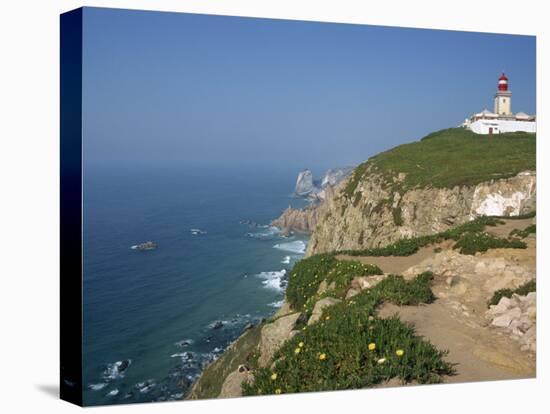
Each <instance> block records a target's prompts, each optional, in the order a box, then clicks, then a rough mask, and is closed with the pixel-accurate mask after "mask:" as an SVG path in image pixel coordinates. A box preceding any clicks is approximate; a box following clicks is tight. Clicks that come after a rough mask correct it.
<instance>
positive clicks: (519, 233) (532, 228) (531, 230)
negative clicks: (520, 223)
mask: <svg viewBox="0 0 550 414" xmlns="http://www.w3.org/2000/svg"><path fill="white" fill-rule="evenodd" d="M536 233H537V226H536V225H535V224H531V225H529V226H527V227H525V228H524V229H523V230H519V229H514V230H512V231H511V232H510V237H514V236H516V237H519V238H520V239H524V238H526V237H527V236H529V235H530V234H536Z"/></svg>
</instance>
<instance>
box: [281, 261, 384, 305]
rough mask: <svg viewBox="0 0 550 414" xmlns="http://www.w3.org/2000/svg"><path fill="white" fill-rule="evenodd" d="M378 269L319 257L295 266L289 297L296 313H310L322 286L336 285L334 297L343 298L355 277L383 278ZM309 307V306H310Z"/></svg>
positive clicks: (292, 272)
mask: <svg viewBox="0 0 550 414" xmlns="http://www.w3.org/2000/svg"><path fill="white" fill-rule="evenodd" d="M382 273H383V272H382V270H381V269H380V268H379V267H378V266H374V265H370V264H363V263H359V262H355V261H350V260H336V258H335V257H334V256H333V255H330V254H319V255H315V256H311V257H308V258H307V259H303V260H300V261H299V262H297V263H296V264H295V265H294V268H293V269H292V271H291V272H290V276H289V279H288V287H287V290H286V297H287V300H288V302H289V303H290V305H291V306H292V307H293V308H294V309H300V310H302V309H304V308H307V309H306V310H311V309H309V308H310V307H311V306H312V305H313V304H314V302H315V301H314V299H316V298H317V291H318V290H319V285H320V284H321V282H323V281H325V282H326V283H327V285H330V284H331V283H334V284H335V289H334V291H332V292H331V295H332V296H336V297H341V296H343V295H344V294H345V291H346V290H347V287H348V285H349V284H350V282H351V280H352V279H353V277H355V276H369V275H380V274H382ZM308 305H309V306H308Z"/></svg>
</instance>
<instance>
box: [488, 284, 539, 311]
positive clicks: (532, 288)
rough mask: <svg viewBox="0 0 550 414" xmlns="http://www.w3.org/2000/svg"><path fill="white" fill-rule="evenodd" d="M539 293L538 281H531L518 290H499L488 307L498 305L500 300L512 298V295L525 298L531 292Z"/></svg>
mask: <svg viewBox="0 0 550 414" xmlns="http://www.w3.org/2000/svg"><path fill="white" fill-rule="evenodd" d="M536 291H537V281H536V280H535V279H533V280H530V281H529V282H527V283H524V284H523V285H521V286H520V287H518V288H517V289H499V290H497V291H496V292H495V293H494V294H493V297H492V298H491V299H490V300H489V302H487V305H488V306H491V305H498V303H499V302H500V300H501V299H502V298H503V297H507V298H511V297H512V295H513V294H514V293H515V294H517V295H520V296H525V295H527V294H528V293H530V292H536Z"/></svg>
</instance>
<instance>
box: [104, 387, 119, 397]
mask: <svg viewBox="0 0 550 414" xmlns="http://www.w3.org/2000/svg"><path fill="white" fill-rule="evenodd" d="M118 393H119V391H118V388H115V389H114V390H112V391H109V392H108V393H107V397H114V396H116V395H118Z"/></svg>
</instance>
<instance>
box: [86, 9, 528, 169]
mask: <svg viewBox="0 0 550 414" xmlns="http://www.w3.org/2000/svg"><path fill="white" fill-rule="evenodd" d="M83 42H84V47H83V58H84V64H83V104H84V107H83V135H84V153H85V160H86V163H87V164H88V165H95V164H111V163H115V162H116V163H121V164H126V163H128V164H136V165H143V164H153V165H164V164H166V165H173V164H174V165H177V164H185V165H204V166H231V165H242V166H250V167H254V166H261V165H264V166H266V167H269V166H279V167H281V168H286V167H288V168H293V169H298V168H299V169H302V168H306V167H309V168H311V169H313V170H314V171H316V170H320V169H325V168H328V167H343V166H347V165H356V164H358V163H360V162H361V161H363V160H365V159H367V158H368V157H369V156H371V155H373V154H375V153H378V152H380V151H383V150H386V149H389V148H391V147H394V146H396V145H399V144H402V143H405V142H410V141H413V140H417V139H420V138H421V137H423V136H424V135H426V134H428V133H430V132H432V131H435V130H438V129H442V128H448V127H454V126H457V125H459V124H460V123H461V122H462V121H463V120H464V118H465V117H467V116H469V115H471V114H472V113H474V112H478V111H481V110H482V109H484V108H488V109H489V110H492V97H493V94H494V92H495V90H496V85H497V79H498V76H499V75H500V73H501V72H502V71H504V72H506V74H507V76H508V77H509V79H510V89H511V90H512V92H513V103H512V110H513V111H514V112H518V111H523V112H527V113H535V79H536V77H535V63H536V61H535V48H536V42H535V37H534V36H519V35H502V34H483V33H472V32H457V31H443V30H426V29H405V28H394V27H380V26H366V25H351V24H335V23H317V22H304V21H290V20H272V19H258V18H241V17H226V16H212V15H199V14H185V13H163V12H147V11H130V10H121V9H101V8H85V9H84V40H83Z"/></svg>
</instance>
